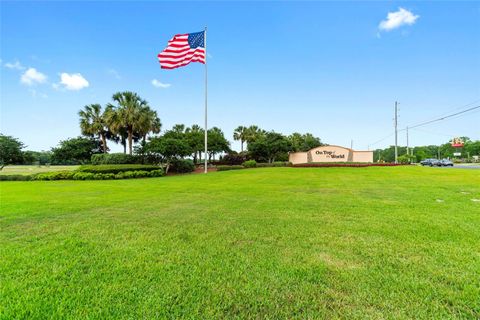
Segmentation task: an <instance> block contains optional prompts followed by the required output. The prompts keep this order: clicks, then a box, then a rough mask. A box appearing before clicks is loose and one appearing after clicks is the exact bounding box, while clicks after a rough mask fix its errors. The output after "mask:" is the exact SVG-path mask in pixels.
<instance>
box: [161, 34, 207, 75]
mask: <svg viewBox="0 0 480 320" xmlns="http://www.w3.org/2000/svg"><path fill="white" fill-rule="evenodd" d="M158 61H159V62H160V66H161V67H162V69H175V68H179V67H183V66H186V65H187V64H189V63H190V62H200V63H205V32H204V31H201V32H194V33H186V34H177V35H175V36H173V38H172V39H170V41H168V46H167V47H166V48H165V50H163V51H162V52H160V53H159V54H158Z"/></svg>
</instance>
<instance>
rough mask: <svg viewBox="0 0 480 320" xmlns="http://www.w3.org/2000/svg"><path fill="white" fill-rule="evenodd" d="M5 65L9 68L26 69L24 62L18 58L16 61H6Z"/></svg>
mask: <svg viewBox="0 0 480 320" xmlns="http://www.w3.org/2000/svg"><path fill="white" fill-rule="evenodd" d="M5 67H6V68H8V69H15V70H25V67H24V66H22V64H21V63H20V61H18V60H15V62H7V63H5Z"/></svg>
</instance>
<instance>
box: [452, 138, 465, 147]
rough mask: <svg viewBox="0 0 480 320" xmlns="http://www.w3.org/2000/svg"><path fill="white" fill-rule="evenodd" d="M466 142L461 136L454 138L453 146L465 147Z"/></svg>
mask: <svg viewBox="0 0 480 320" xmlns="http://www.w3.org/2000/svg"><path fill="white" fill-rule="evenodd" d="M463 145H464V143H463V140H462V139H460V138H453V139H452V147H454V148H461V147H463Z"/></svg>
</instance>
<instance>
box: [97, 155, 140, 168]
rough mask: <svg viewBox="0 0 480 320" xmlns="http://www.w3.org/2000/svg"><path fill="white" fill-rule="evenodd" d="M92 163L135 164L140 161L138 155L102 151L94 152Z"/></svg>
mask: <svg viewBox="0 0 480 320" xmlns="http://www.w3.org/2000/svg"><path fill="white" fill-rule="evenodd" d="M91 161H92V164H94V165H98V164H134V163H139V159H138V157H136V156H133V155H131V154H125V153H100V154H93V155H92V158H91Z"/></svg>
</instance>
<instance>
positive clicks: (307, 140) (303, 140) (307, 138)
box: [288, 132, 323, 152]
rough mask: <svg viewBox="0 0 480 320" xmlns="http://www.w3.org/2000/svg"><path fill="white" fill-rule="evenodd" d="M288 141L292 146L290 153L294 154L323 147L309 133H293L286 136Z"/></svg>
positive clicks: (319, 141)
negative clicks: (293, 152)
mask: <svg viewBox="0 0 480 320" xmlns="http://www.w3.org/2000/svg"><path fill="white" fill-rule="evenodd" d="M288 140H289V141H290V144H291V145H292V151H295V152H306V151H308V150H310V149H313V148H315V147H319V146H322V145H323V143H322V142H321V140H320V138H317V137H315V136H313V135H312V134H311V133H305V134H300V133H298V132H295V133H292V134H291V135H289V136H288Z"/></svg>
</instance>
